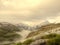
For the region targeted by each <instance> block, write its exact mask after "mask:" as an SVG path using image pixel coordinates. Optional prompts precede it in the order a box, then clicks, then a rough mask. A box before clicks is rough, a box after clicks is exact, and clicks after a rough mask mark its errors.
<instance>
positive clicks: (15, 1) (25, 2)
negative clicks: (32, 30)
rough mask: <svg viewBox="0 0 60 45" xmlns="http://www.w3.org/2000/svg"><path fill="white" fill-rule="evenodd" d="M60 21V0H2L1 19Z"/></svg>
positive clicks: (13, 20)
mask: <svg viewBox="0 0 60 45" xmlns="http://www.w3.org/2000/svg"><path fill="white" fill-rule="evenodd" d="M44 20H49V21H50V22H60V0H0V21H3V22H12V23H20V22H23V23H26V24H28V23H29V24H37V23H41V22H43V21H44Z"/></svg>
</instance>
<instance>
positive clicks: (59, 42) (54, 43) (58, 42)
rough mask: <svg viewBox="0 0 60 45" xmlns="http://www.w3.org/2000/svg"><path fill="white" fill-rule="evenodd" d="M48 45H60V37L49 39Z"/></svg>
mask: <svg viewBox="0 0 60 45" xmlns="http://www.w3.org/2000/svg"><path fill="white" fill-rule="evenodd" d="M46 45H60V35H57V36H56V37H55V38H52V39H49V41H48V42H47V43H46Z"/></svg>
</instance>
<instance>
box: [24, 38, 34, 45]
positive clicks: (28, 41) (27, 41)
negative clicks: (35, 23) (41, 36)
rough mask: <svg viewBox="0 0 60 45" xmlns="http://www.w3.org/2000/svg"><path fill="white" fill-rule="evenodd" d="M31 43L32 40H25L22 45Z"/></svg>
mask: <svg viewBox="0 0 60 45" xmlns="http://www.w3.org/2000/svg"><path fill="white" fill-rule="evenodd" d="M33 41H34V40H33V39H28V40H26V41H24V42H23V45H29V44H30V43H32V42H33Z"/></svg>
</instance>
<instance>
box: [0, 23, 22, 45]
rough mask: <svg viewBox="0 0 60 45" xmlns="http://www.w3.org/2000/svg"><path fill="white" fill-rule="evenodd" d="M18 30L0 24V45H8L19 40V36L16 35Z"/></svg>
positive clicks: (9, 25) (8, 25) (13, 26)
mask: <svg viewBox="0 0 60 45" xmlns="http://www.w3.org/2000/svg"><path fill="white" fill-rule="evenodd" d="M19 31H20V29H19V28H18V27H16V26H15V25H13V24H11V23H7V22H0V45H5V44H8V43H9V44H10V43H13V42H14V41H16V40H17V39H20V37H21V35H19V34H17V33H16V32H19Z"/></svg>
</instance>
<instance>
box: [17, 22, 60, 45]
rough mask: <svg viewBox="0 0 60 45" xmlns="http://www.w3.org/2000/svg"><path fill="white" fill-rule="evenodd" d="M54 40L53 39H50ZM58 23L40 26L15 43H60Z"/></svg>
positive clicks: (23, 44) (59, 26)
mask: <svg viewBox="0 0 60 45" xmlns="http://www.w3.org/2000/svg"><path fill="white" fill-rule="evenodd" d="M52 40H54V41H52ZM59 42H60V23H56V24H55V23H52V24H48V25H44V26H41V27H40V28H39V29H38V30H36V31H33V32H31V33H30V34H29V35H28V36H27V38H26V39H25V40H23V41H21V42H20V43H17V44H16V45H51V44H52V45H57V44H58V45H60V43H59Z"/></svg>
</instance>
